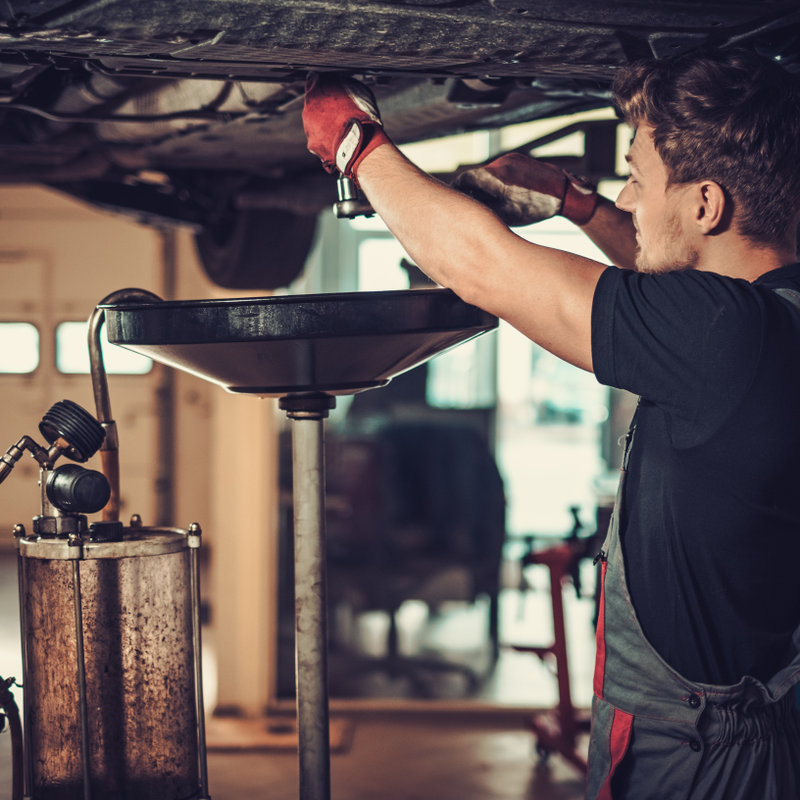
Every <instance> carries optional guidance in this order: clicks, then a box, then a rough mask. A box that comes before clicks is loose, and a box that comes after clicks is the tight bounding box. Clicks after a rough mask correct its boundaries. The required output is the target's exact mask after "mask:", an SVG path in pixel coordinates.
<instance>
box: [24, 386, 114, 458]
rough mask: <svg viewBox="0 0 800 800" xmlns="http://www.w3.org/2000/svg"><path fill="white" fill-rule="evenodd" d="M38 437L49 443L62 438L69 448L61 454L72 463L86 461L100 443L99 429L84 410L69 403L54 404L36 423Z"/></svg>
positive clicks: (100, 428) (101, 434)
mask: <svg viewBox="0 0 800 800" xmlns="http://www.w3.org/2000/svg"><path fill="white" fill-rule="evenodd" d="M39 430H40V431H41V434H42V436H44V438H45V439H47V441H48V442H49V443H50V444H53V442H55V440H56V439H58V438H61V439H64V440H65V441H66V442H67V443H68V444H69V448H67V449H66V450H65V451H64V455H66V456H67V457H68V458H71V459H72V460H73V461H80V462H83V461H87V460H88V459H90V458H91V457H92V456H93V455H94V454H95V453H96V452H97V451H98V450H99V449H100V445H102V444H103V439H105V435H106V434H105V431H104V430H103V426H102V425H101V424H100V423H99V422H98V421H97V420H96V419H95V418H94V417H93V416H92V415H91V414H90V413H89V412H88V411H86V409H84V408H82V407H81V406H79V405H78V404H77V403H73V402H72V401H71V400H62V401H61V402H59V403H55V404H54V405H53V406H52V407H51V408H50V410H49V411H48V412H47V413H46V414H45V415H44V417H42V421H41V422H40V423H39Z"/></svg>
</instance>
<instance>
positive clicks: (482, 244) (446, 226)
mask: <svg viewBox="0 0 800 800" xmlns="http://www.w3.org/2000/svg"><path fill="white" fill-rule="evenodd" d="M358 180H359V183H360V184H361V187H362V188H363V190H364V192H365V193H366V195H367V197H368V198H369V200H370V202H371V204H372V206H373V208H374V209H375V210H376V212H377V213H378V214H379V215H380V216H381V217H382V218H383V220H384V221H385V223H386V224H387V226H388V227H389V229H390V230H391V231H392V233H393V234H394V235H395V236H396V237H397V239H398V240H399V241H400V243H401V244H402V245H403V246H404V247H405V248H406V250H407V251H408V253H409V255H410V256H411V257H412V258H413V259H414V261H415V262H416V263H417V264H418V265H419V267H420V268H421V269H422V270H423V271H424V272H425V273H426V274H427V275H429V276H430V277H431V278H432V279H433V280H435V281H436V282H437V283H439V284H441V285H442V286H445V287H448V288H450V289H452V290H453V291H454V292H455V293H456V294H458V295H459V296H460V297H461V298H462V299H463V300H465V301H466V302H468V303H472V304H474V305H477V306H480V307H481V308H484V309H486V310H487V311H489V312H491V313H493V314H496V315H497V316H499V317H501V318H502V319H504V320H506V321H507V322H509V323H510V324H511V325H513V326H514V327H515V328H517V329H518V330H520V331H521V332H522V333H524V334H525V335H526V336H528V337H529V338H531V339H532V340H533V341H535V342H536V343H537V344H540V345H541V346H542V347H544V348H546V349H547V350H550V351H551V352H553V353H555V354H556V355H557V356H559V357H561V358H563V359H565V360H566V361H569V362H570V363H572V364H575V365H577V366H579V367H582V368H584V369H587V370H591V369H592V354H591V308H592V299H593V296H594V289H595V286H596V284H597V281H598V279H599V277H600V274H601V273H602V271H603V269H604V268H605V267H604V265H602V264H599V263H597V262H595V261H591V260H590V259H586V258H582V257H580V256H576V255H572V254H570V253H565V252H563V251H560V250H553V249H551V248H547V247H542V246H540V245H536V244H532V243H530V242H527V241H525V240H524V239H522V238H520V237H519V236H517V235H516V234H515V233H513V232H512V231H510V230H509V229H508V228H507V227H506V226H505V225H504V224H503V223H502V222H501V221H500V219H499V218H498V217H496V216H495V215H494V214H493V213H492V212H491V211H489V210H488V209H486V208H485V207H484V206H482V205H481V204H480V203H478V202H476V201H474V200H472V199H471V198H469V197H466V196H465V195H463V194H460V193H459V192H457V191H455V190H453V189H451V188H449V187H448V186H445V185H444V184H442V183H440V182H438V181H436V180H434V179H433V178H431V177H430V176H428V175H426V174H425V173H423V172H421V171H420V170H419V169H417V167H415V166H414V165H413V164H411V162H409V161H408V160H407V159H406V158H405V157H404V156H403V155H402V154H401V153H400V152H399V151H398V150H397V149H396V148H395V147H394V146H393V145H391V144H388V145H385V146H380V147H378V148H376V149H375V150H373V151H372V152H371V153H370V154H369V155H368V156H367V157H366V158H364V159H363V161H362V162H361V164H360V166H359V172H358Z"/></svg>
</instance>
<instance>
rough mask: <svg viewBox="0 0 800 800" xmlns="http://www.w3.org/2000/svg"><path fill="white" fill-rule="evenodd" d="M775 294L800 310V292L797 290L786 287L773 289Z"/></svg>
mask: <svg viewBox="0 0 800 800" xmlns="http://www.w3.org/2000/svg"><path fill="white" fill-rule="evenodd" d="M772 291H773V292H775V294H779V295H780V296H781V297H783V298H784V299H785V300H788V301H789V302H790V303H791V304H792V305H793V306H795V307H796V308H797V309H800V292H798V291H797V290H796V289H785V288H784V287H780V288H778V289H773V290H772Z"/></svg>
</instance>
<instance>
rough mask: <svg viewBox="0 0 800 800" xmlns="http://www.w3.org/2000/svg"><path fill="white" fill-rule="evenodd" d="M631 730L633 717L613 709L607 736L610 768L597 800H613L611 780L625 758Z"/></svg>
mask: <svg viewBox="0 0 800 800" xmlns="http://www.w3.org/2000/svg"><path fill="white" fill-rule="evenodd" d="M632 729H633V715H632V714H626V713H625V712H624V711H620V710H619V709H618V708H616V709H614V721H613V722H612V723H611V735H610V736H609V745H610V750H611V767H610V768H609V770H608V775H607V776H606V779H605V781H603V785H602V786H601V787H600V792H599V793H598V795H597V800H614V799H613V797H612V796H611V779H612V778H613V777H614V773H615V772H616V771H617V767H618V766H619V764H620V761H622V759H623V758H624V757H625V753H626V752H627V751H628V745H629V744H630V741H631V730H632Z"/></svg>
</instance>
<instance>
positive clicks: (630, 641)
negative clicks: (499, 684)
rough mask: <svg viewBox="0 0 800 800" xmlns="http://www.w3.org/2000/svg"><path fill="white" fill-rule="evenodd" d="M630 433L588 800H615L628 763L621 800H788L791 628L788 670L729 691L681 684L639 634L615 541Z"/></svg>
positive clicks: (601, 639)
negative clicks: (617, 776) (615, 782)
mask: <svg viewBox="0 0 800 800" xmlns="http://www.w3.org/2000/svg"><path fill="white" fill-rule="evenodd" d="M634 431H635V419H634V424H633V426H632V428H631V431H630V432H629V433H628V437H627V441H626V445H625V455H624V458H623V467H622V475H621V478H620V487H619V490H618V493H617V504H616V507H615V510H614V514H613V516H612V520H611V526H610V529H609V533H608V536H607V538H606V541H605V543H604V544H603V549H602V550H601V553H600V558H601V559H602V568H601V576H602V582H603V583H602V593H601V598H600V607H599V615H598V624H597V660H596V664H595V674H594V694H595V697H594V700H593V705H592V734H591V740H590V744H589V776H588V791H587V798H589V800H595V799H597V800H612V798H613V800H619V798H617V797H616V796H614V795H613V794H612V776H613V775H614V772H615V771H616V770H617V767H619V765H620V762H621V761H622V759H623V757H624V756H625V755H626V754H627V755H628V757H629V758H631V759H632V761H626V762H625V765H624V766H623V768H622V772H623V773H624V774H625V784H626V786H627V791H626V792H625V794H624V798H625V800H657V799H658V798H663V799H664V800H681V799H682V798H692V800H700V798H703V800H711V799H712V798H714V799H718V800H796V799H797V798H800V712H798V709H797V707H796V700H795V692H794V691H790V690H791V689H792V687H793V686H794V685H795V683H797V682H798V681H800V628H798V630H797V631H795V635H794V646H795V656H794V659H793V660H792V661H791V663H789V664H788V666H786V667H784V668H783V669H781V670H780V671H779V672H778V673H777V674H776V675H775V676H774V677H772V678H771V679H770V680H769V681H768V682H767V683H766V684H764V683H762V682H761V681H759V680H756V679H755V678H752V677H744V678H742V680H741V681H739V683H737V684H735V685H733V686H712V685H706V684H700V683H693V682H692V681H689V680H687V679H685V678H683V677H682V676H681V675H680V674H679V673H678V672H676V671H675V670H674V669H672V668H671V667H670V666H669V665H668V664H667V663H666V662H665V661H664V660H663V659H662V658H661V657H660V656H659V655H658V653H657V652H656V651H655V650H654V649H653V647H652V645H651V644H650V643H649V642H648V641H647V639H646V638H645V636H644V633H643V632H642V629H641V627H640V625H639V621H638V619H637V618H636V614H635V612H634V609H633V604H632V602H631V598H630V594H629V593H628V587H627V581H626V578H625V567H624V563H623V558H622V548H621V543H620V537H619V509H620V501H621V498H622V491H623V483H624V480H625V471H626V469H627V465H628V457H629V453H630V448H631V445H632V443H633V436H634ZM798 566H800V565H798ZM798 584H799V586H798V590H799V591H800V581H798ZM789 657H791V656H789Z"/></svg>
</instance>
